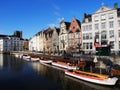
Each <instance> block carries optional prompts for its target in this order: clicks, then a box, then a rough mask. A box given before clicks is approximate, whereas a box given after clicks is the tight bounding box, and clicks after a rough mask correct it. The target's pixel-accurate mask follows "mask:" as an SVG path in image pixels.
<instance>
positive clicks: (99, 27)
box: [81, 3, 120, 52]
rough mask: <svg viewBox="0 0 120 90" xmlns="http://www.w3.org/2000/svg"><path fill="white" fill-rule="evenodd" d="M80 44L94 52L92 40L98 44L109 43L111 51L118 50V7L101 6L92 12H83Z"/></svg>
mask: <svg viewBox="0 0 120 90" xmlns="http://www.w3.org/2000/svg"><path fill="white" fill-rule="evenodd" d="M81 27H82V35H83V40H82V46H83V49H84V51H86V52H87V51H88V52H91V51H92V52H95V47H94V41H95V39H96V41H97V43H98V44H99V45H100V46H104V45H110V46H111V51H112V52H118V51H119V50H120V8H118V5H117V4H116V3H115V4H114V7H113V8H110V7H107V6H104V5H103V6H102V7H100V8H99V9H98V10H97V11H95V12H94V13H93V14H88V15H87V14H84V15H83V22H82V24H81Z"/></svg>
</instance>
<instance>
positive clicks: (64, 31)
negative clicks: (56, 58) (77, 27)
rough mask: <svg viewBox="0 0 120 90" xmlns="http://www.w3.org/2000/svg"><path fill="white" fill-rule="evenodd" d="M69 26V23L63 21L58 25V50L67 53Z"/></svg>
mask: <svg viewBox="0 0 120 90" xmlns="http://www.w3.org/2000/svg"><path fill="white" fill-rule="evenodd" d="M69 26H70V22H64V20H62V21H61V23H60V34H59V50H60V51H63V50H64V51H67V48H68V29H69Z"/></svg>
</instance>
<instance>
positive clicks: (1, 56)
mask: <svg viewBox="0 0 120 90" xmlns="http://www.w3.org/2000/svg"><path fill="white" fill-rule="evenodd" d="M2 67H3V54H0V69H1V68H2Z"/></svg>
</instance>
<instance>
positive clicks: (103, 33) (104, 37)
mask: <svg viewBox="0 0 120 90" xmlns="http://www.w3.org/2000/svg"><path fill="white" fill-rule="evenodd" d="M106 38H107V35H106V31H103V32H101V39H106Z"/></svg>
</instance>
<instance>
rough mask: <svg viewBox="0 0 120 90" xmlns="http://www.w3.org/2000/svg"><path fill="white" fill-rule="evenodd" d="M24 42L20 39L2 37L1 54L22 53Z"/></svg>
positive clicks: (0, 41) (0, 42) (0, 39)
mask: <svg viewBox="0 0 120 90" xmlns="http://www.w3.org/2000/svg"><path fill="white" fill-rule="evenodd" d="M22 49H23V40H22V39H20V38H19V37H15V36H9V35H0V52H3V53H4V52H10V51H21V50H22Z"/></svg>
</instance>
